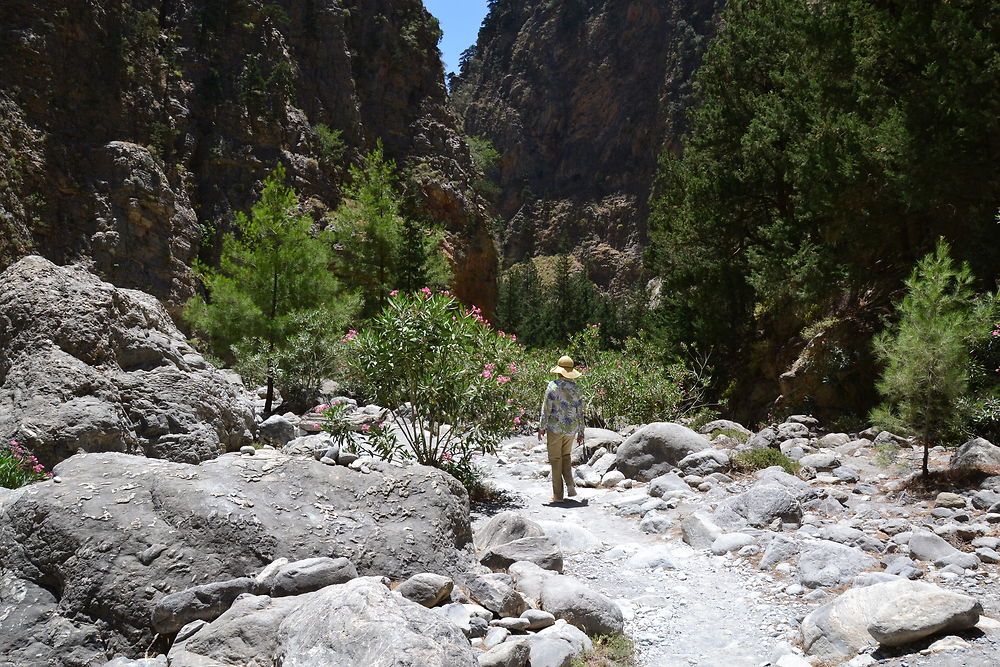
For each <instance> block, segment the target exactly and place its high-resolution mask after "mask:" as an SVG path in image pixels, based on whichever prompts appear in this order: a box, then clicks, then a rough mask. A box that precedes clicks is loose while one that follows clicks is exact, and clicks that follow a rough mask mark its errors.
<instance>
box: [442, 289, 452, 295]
mask: <svg viewBox="0 0 1000 667" xmlns="http://www.w3.org/2000/svg"><path fill="white" fill-rule="evenodd" d="M441 294H444V295H445V296H451V292H449V291H448V290H446V289H444V290H441Z"/></svg>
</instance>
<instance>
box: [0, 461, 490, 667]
mask: <svg viewBox="0 0 1000 667" xmlns="http://www.w3.org/2000/svg"><path fill="white" fill-rule="evenodd" d="M371 467H372V469H373V472H372V473H370V474H363V473H360V472H355V471H353V470H350V469H348V468H346V467H342V466H325V465H323V464H321V463H318V462H316V461H311V460H306V459H299V458H291V457H286V456H283V455H280V454H277V453H272V454H270V455H265V454H264V452H263V451H262V452H261V453H260V454H259V455H258V456H253V457H240V456H237V455H227V456H223V457H220V458H218V459H215V460H212V461H208V462H205V463H203V464H201V465H199V466H193V465H186V464H181V463H172V462H169V461H163V460H154V459H146V458H142V457H135V456H128V455H124V454H112V453H101V454H87V455H78V456H74V457H72V458H70V459H68V460H66V461H64V462H63V463H62V464H60V465H59V466H58V467H57V469H56V472H57V474H58V475H59V476H60V477H61V480H62V482H61V483H58V484H57V483H55V482H52V481H49V482H43V483H39V484H35V485H32V486H30V487H28V488H26V489H24V490H22V491H20V492H18V493H17V495H16V496H15V497H13V498H7V499H6V500H4V501H3V502H2V503H0V563H2V564H3V568H4V570H3V572H4V575H3V579H2V582H3V583H2V585H3V593H4V595H3V596H2V597H0V599H2V600H4V601H5V602H4V603H3V605H2V606H0V617H5V618H6V620H5V621H4V631H3V632H2V633H0V655H3V656H8V657H10V658H11V659H14V658H18V657H19V659H21V660H22V663H21V664H45V661H46V660H48V659H55V656H62V655H65V654H71V653H74V652H81V653H82V652H87V651H91V652H94V651H98V650H100V651H101V653H103V652H104V651H107V652H108V657H110V656H111V655H114V654H116V653H122V654H128V655H136V654H137V653H138V652H141V651H144V650H146V648H147V647H148V646H149V645H150V644H151V643H152V641H153V635H152V630H151V628H150V622H151V613H152V610H153V608H154V607H155V606H156V604H157V603H158V602H159V601H160V600H161V599H162V598H163V597H164V596H166V595H168V594H170V593H174V592H178V591H182V590H185V589H189V588H191V587H192V586H196V585H199V584H203V583H205V584H207V583H212V582H220V581H225V580H230V579H237V578H238V577H244V576H249V575H252V574H254V573H256V572H257V571H258V570H260V569H261V568H263V567H264V566H266V565H268V564H270V563H271V562H272V561H274V560H275V559H278V558H281V557H285V558H288V559H289V560H293V561H296V560H301V559H307V558H314V557H320V556H326V557H330V558H340V557H344V558H347V559H349V560H350V561H351V562H352V563H354V564H355V565H356V566H357V570H358V572H359V573H360V574H362V575H380V576H381V575H385V576H390V577H392V578H394V579H397V580H400V579H405V578H406V577H408V576H410V575H413V574H418V573H422V572H436V573H439V574H450V573H453V572H457V571H465V569H466V564H467V563H468V562H471V561H470V560H469V559H468V558H467V557H466V552H465V551H464V548H465V547H466V545H468V544H469V543H470V542H471V530H470V527H469V518H468V500H467V496H466V495H465V493H464V491H463V490H462V488H461V486H460V485H458V483H457V482H455V481H454V479H452V478H450V477H449V476H447V475H445V474H444V473H441V472H439V471H436V470H433V469H429V468H423V467H420V466H413V467H410V468H407V469H405V470H399V469H395V468H392V467H390V466H386V465H380V464H372V466H371ZM18 591H20V592H18ZM15 593H16V595H15ZM28 597H31V598H32V599H37V601H36V604H34V605H32V606H31V607H30V609H29V610H28V611H30V613H28V611H26V610H25V607H24V604H23V602H22V603H16V601H17V600H18V598H21V599H26V598H28ZM7 600H14V601H15V604H13V605H11V604H9V603H7V602H6V601H7ZM11 613H13V615H9V614H11ZM98 637H99V638H100V639H99V641H98V639H97V638H98ZM32 661H34V662H32ZM80 664H89V663H87V662H86V661H83V662H81V663H80Z"/></svg>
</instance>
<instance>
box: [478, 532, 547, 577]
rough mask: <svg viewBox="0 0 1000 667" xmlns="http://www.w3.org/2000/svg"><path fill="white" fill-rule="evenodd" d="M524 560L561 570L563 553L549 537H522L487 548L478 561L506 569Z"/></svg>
mask: <svg viewBox="0 0 1000 667" xmlns="http://www.w3.org/2000/svg"><path fill="white" fill-rule="evenodd" d="M521 560H526V561H528V562H531V563H535V564H536V565H538V566H540V567H543V568H545V569H546V570H554V571H556V572H562V569H563V553H562V550H561V549H560V548H559V544H558V543H557V542H556V541H555V540H553V539H552V538H551V537H546V536H542V537H522V538H521V539H519V540H514V541H513V542H507V543H505V544H500V545H497V546H495V547H493V548H492V549H487V550H486V553H484V554H483V556H482V558H480V559H479V562H480V563H482V564H483V565H485V566H486V567H488V568H490V569H491V570H506V569H507V568H508V567H510V565H512V564H513V563H516V562H517V561H521Z"/></svg>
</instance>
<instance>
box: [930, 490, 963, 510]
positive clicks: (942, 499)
mask: <svg viewBox="0 0 1000 667" xmlns="http://www.w3.org/2000/svg"><path fill="white" fill-rule="evenodd" d="M965 504H966V501H965V498H964V497H963V496H960V495H958V494H957V493H951V492H949V491H942V492H941V493H939V494H938V495H937V498H935V499H934V506H935V507H951V508H961V509H965Z"/></svg>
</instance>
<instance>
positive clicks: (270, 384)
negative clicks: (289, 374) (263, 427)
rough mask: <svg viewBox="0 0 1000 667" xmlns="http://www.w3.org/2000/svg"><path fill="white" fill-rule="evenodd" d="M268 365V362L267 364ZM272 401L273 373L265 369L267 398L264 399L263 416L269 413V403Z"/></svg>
mask: <svg viewBox="0 0 1000 667" xmlns="http://www.w3.org/2000/svg"><path fill="white" fill-rule="evenodd" d="M268 366H270V364H268ZM272 403H274V373H272V372H271V371H270V370H268V371H267V398H265V399H264V416H265V417H267V416H269V415H270V414H271V404H272Z"/></svg>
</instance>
